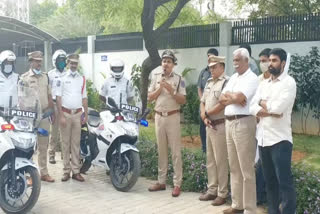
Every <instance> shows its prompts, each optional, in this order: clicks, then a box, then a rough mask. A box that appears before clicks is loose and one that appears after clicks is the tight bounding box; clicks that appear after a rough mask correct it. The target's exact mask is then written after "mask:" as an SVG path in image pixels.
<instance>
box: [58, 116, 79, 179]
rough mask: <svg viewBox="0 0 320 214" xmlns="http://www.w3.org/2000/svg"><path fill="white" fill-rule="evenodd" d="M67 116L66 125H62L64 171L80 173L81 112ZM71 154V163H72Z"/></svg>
mask: <svg viewBox="0 0 320 214" xmlns="http://www.w3.org/2000/svg"><path fill="white" fill-rule="evenodd" d="M63 114H64V116H65V117H66V127H61V129H60V132H61V138H62V153H63V173H70V172H71V171H72V173H73V174H78V173H79V172H80V137H81V114H82V112H78V113H76V114H68V113H65V112H63ZM70 156H71V163H70Z"/></svg>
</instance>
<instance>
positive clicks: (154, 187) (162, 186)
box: [148, 183, 166, 192]
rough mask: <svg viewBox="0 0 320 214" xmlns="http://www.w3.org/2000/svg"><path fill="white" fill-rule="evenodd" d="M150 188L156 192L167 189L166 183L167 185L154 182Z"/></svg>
mask: <svg viewBox="0 0 320 214" xmlns="http://www.w3.org/2000/svg"><path fill="white" fill-rule="evenodd" d="M148 190H149V191H150V192H156V191H160V190H166V185H165V184H159V183H155V184H153V185H152V186H151V187H149V188H148Z"/></svg>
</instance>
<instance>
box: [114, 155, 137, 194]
mask: <svg viewBox="0 0 320 214" xmlns="http://www.w3.org/2000/svg"><path fill="white" fill-rule="evenodd" d="M118 155H119V154H114V156H115V157H113V158H111V163H110V177H111V182H112V185H113V186H114V187H115V188H116V190H118V191H121V192H128V191H129V190H130V189H131V188H132V187H133V186H134V185H135V184H136V182H137V180H138V178H139V176H140V168H141V161H140V156H139V153H138V152H135V151H132V150H129V151H126V152H125V153H123V154H121V158H122V163H124V164H128V160H129V162H130V169H129V171H132V176H131V177H130V179H127V182H126V183H122V182H120V180H119V179H120V178H119V176H117V171H116V170H117V160H116V159H117V158H116V157H117V156H118ZM125 157H127V158H125Z"/></svg>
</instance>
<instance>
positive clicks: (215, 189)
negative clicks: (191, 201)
mask: <svg viewBox="0 0 320 214" xmlns="http://www.w3.org/2000/svg"><path fill="white" fill-rule="evenodd" d="M228 79H229V77H228V76H226V75H224V74H222V75H221V76H220V77H219V78H218V79H216V80H214V79H213V78H210V79H208V81H207V84H206V86H205V88H204V92H203V96H202V98H201V102H202V103H204V105H205V111H206V112H208V111H209V110H211V109H212V108H213V107H214V106H215V105H217V104H218V103H219V97H220V94H221V92H222V89H223V87H224V85H225V84H226V82H227V80H228ZM208 119H209V120H211V121H212V123H213V126H214V128H215V129H213V128H211V127H207V128H206V132H207V138H206V139H207V140H206V144H207V152H206V153H207V173H208V191H207V193H209V194H210V195H215V196H219V197H221V198H227V196H228V169H229V168H228V150H227V142H226V131H225V123H224V119H225V116H224V111H221V112H220V113H218V114H216V115H210V116H209V117H208ZM214 124H216V125H214Z"/></svg>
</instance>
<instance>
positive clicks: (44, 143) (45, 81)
mask: <svg viewBox="0 0 320 214" xmlns="http://www.w3.org/2000/svg"><path fill="white" fill-rule="evenodd" d="M19 84H22V85H23V86H26V87H30V88H34V89H35V90H36V91H37V92H38V95H39V99H40V105H41V110H42V112H44V111H45V110H47V109H48V107H49V96H51V89H50V86H49V78H48V75H47V74H46V73H41V74H35V73H34V72H33V71H32V70H29V71H27V72H26V73H24V74H23V75H21V78H20V83H19ZM39 127H40V128H43V129H45V130H49V127H50V125H49V120H48V119H44V120H42V121H41V122H40V126H39ZM48 143H49V137H48V136H42V135H38V151H39V155H38V164H39V167H40V174H41V176H44V175H48V168H47V152H48Z"/></svg>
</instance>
